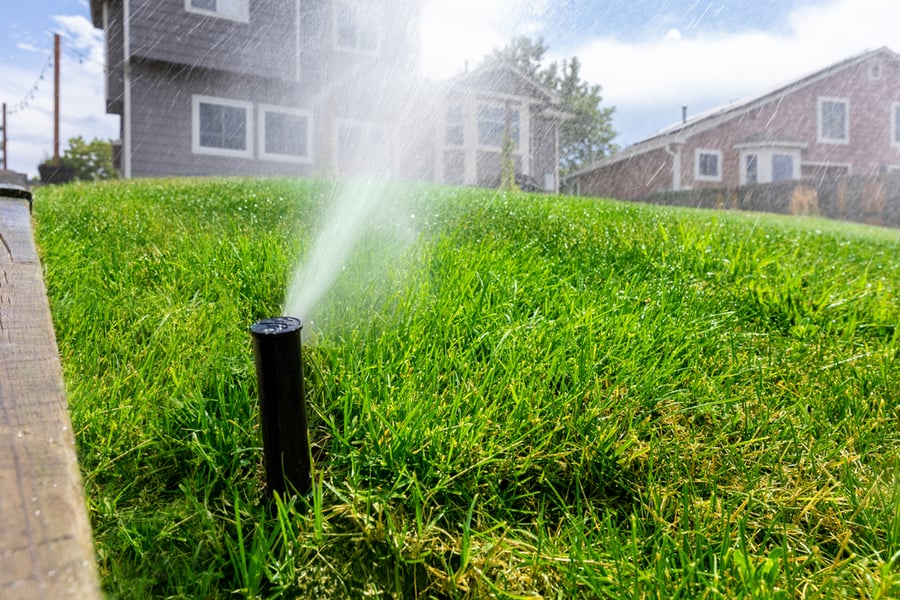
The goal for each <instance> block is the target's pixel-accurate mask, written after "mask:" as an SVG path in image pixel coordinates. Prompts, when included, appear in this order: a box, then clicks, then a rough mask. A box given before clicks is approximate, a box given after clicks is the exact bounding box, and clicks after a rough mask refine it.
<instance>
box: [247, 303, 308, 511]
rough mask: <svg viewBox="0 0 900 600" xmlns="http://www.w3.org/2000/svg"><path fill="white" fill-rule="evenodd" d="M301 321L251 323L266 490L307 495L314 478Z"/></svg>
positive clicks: (276, 320)
mask: <svg viewBox="0 0 900 600" xmlns="http://www.w3.org/2000/svg"><path fill="white" fill-rule="evenodd" d="M301 329H302V324H301V323H300V319H296V318H294V317H274V318H271V319H262V320H260V321H257V322H256V323H254V324H253V325H252V326H251V327H250V333H251V334H252V335H253V349H254V354H255V357H256V380H257V383H258V387H259V422H260V429H261V430H262V441H263V463H264V466H265V470H266V487H267V489H268V492H269V493H270V494H272V493H273V492H278V493H279V494H281V495H285V494H286V493H289V492H293V491H296V492H299V493H300V494H303V495H306V494H308V493H309V491H310V490H311V488H312V482H311V479H310V457H309V433H308V428H307V422H306V388H305V386H304V383H303V359H302V355H301V344H300V331H301Z"/></svg>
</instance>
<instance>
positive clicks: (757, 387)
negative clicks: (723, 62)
mask: <svg viewBox="0 0 900 600" xmlns="http://www.w3.org/2000/svg"><path fill="white" fill-rule="evenodd" d="M402 195H403V200H402V201H403V202H406V203H409V205H410V206H409V208H410V210H411V211H414V212H416V214H417V217H418V218H419V222H420V223H424V224H425V225H424V226H423V229H422V232H421V236H420V243H419V244H418V245H416V246H414V247H413V248H412V249H410V250H408V251H407V252H406V253H405V255H404V256H403V259H402V260H398V259H397V257H396V256H394V255H393V254H391V253H390V252H388V256H387V258H385V259H384V260H379V258H378V257H379V256H380V252H381V251H383V250H384V251H385V252H387V250H385V246H386V242H385V241H384V240H381V239H379V238H377V237H369V238H367V239H366V240H365V247H366V248H367V250H366V251H363V252H361V253H360V254H359V255H358V256H356V260H354V261H352V262H351V263H349V264H348V265H347V270H346V272H345V276H344V278H343V279H342V280H341V281H340V282H339V283H338V285H337V286H336V288H335V289H334V290H332V293H331V295H330V297H329V300H328V303H327V308H326V309H324V310H323V312H322V313H321V314H320V315H318V317H317V324H318V327H319V329H320V331H319V338H318V344H317V345H316V346H315V347H307V348H306V350H305V351H306V354H307V377H308V380H309V383H308V385H309V390H310V407H311V411H312V422H313V432H312V437H313V439H314V440H315V442H316V445H317V447H318V449H317V452H318V453H319V455H320V462H319V464H318V474H317V487H316V493H315V494H314V495H313V497H312V498H310V499H309V501H308V502H307V501H305V500H299V501H296V502H289V503H287V504H283V503H282V504H280V505H279V506H278V510H277V512H276V514H274V515H272V516H270V515H269V513H268V512H267V511H266V509H265V507H264V506H262V505H261V504H260V497H261V490H260V484H261V475H260V472H259V463H260V458H259V451H258V446H259V442H258V439H257V431H256V421H255V419H256V413H255V406H254V404H255V397H256V396H255V381H254V376H253V367H252V353H251V348H250V340H249V336H248V335H247V327H248V326H249V324H250V323H252V322H253V321H254V320H255V319H257V318H259V317H263V316H271V315H273V314H277V313H278V312H279V310H280V309H279V307H280V304H281V301H282V295H283V293H284V292H283V290H284V289H285V285H286V279H287V277H288V275H287V273H288V271H289V269H290V268H291V267H292V264H293V262H294V257H295V256H297V254H298V253H301V252H302V251H303V249H304V248H306V247H307V245H308V244H309V242H310V235H311V230H312V229H313V228H314V225H313V223H314V219H315V215H317V214H318V212H319V210H320V208H321V206H322V205H323V204H324V203H326V202H327V201H328V190H327V188H326V187H324V186H318V185H316V184H311V183H298V182H286V181H274V182H270V181H263V182H260V181H222V180H215V181H163V182H156V181H148V182H130V183H116V184H111V185H104V186H96V187H94V186H71V187H65V188H57V189H44V190H41V191H40V193H39V195H38V198H37V200H36V205H35V212H36V218H37V235H38V240H39V244H40V246H41V248H42V251H43V257H44V262H45V268H46V273H47V283H48V288H49V294H50V297H51V303H52V309H53V315H54V320H55V324H56V328H57V335H58V338H59V344H60V350H61V353H62V358H63V365H64V371H65V377H66V381H67V385H68V391H69V397H70V402H71V404H72V413H73V420H74V423H75V428H76V432H77V438H78V442H79V445H80V452H81V460H82V466H83V473H84V478H85V483H86V487H87V493H88V502H89V506H90V511H91V515H92V518H93V522H94V526H95V536H96V543H97V550H98V554H99V561H100V568H101V572H102V574H103V576H104V579H105V585H106V587H107V589H108V590H109V591H110V592H112V593H114V594H116V595H121V596H122V597H129V596H133V597H143V596H148V595H155V596H176V597H177V596H180V597H188V598H193V597H204V596H210V597H227V596H229V592H230V591H240V593H243V594H245V595H247V596H252V595H254V594H259V595H262V596H265V597H278V596H280V595H292V594H300V595H303V596H314V597H324V596H327V595H329V594H330V595H333V596H334V597H357V596H362V595H364V594H376V593H380V594H387V595H390V594H394V595H396V596H397V597H411V596H414V595H421V596H426V595H431V596H435V597H485V596H491V595H497V596H501V597H503V596H505V595H516V594H518V595H521V596H525V597H530V595H531V594H543V595H545V596H548V597H555V596H561V597H573V596H584V597H594V596H599V597H659V596H667V597H671V598H682V597H683V598H695V597H704V596H705V597H728V598H731V597H738V596H741V595H753V596H754V597H792V596H800V595H806V596H809V597H815V596H816V595H817V594H818V595H821V596H825V597H834V596H868V597H890V596H891V595H892V594H897V593H900V584H898V579H900V574H898V562H900V558H898V552H900V509H898V506H900V486H898V480H897V476H896V475H895V473H896V472H897V471H898V467H900V406H898V399H897V390H898V389H900V364H898V357H897V350H898V346H900V333H898V330H897V324H898V322H900V243H898V235H897V232H896V231H886V230H877V229H870V228H865V227H861V226H856V225H850V224H846V223H831V222H825V221H817V220H792V219H786V218H781V217H769V216H758V215H750V214H731V213H716V212H694V211H687V210H672V209H666V208H656V207H645V206H638V205H632V204H619V203H611V202H601V201H588V200H576V199H560V198H545V197H528V196H518V195H513V196H509V197H505V196H496V195H494V194H493V193H491V192H484V191H473V190H457V191H452V190H434V189H413V190H407V191H404V192H402ZM368 250H373V251H372V252H369V251H368Z"/></svg>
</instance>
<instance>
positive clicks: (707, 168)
mask: <svg viewBox="0 0 900 600" xmlns="http://www.w3.org/2000/svg"><path fill="white" fill-rule="evenodd" d="M700 175H701V176H702V177H718V176H719V155H718V154H701V155H700Z"/></svg>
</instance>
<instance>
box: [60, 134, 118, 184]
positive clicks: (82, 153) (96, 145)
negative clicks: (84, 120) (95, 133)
mask: <svg viewBox="0 0 900 600" xmlns="http://www.w3.org/2000/svg"><path fill="white" fill-rule="evenodd" d="M60 162H61V163H62V164H63V165H66V166H68V167H71V168H72V170H73V172H74V176H75V179H76V180H80V181H95V180H97V179H113V178H115V177H116V176H117V175H116V168H115V167H114V166H113V158H112V143H111V142H110V141H109V140H101V139H97V138H95V139H93V140H91V141H90V142H85V141H84V139H83V138H82V137H81V136H80V135H79V136H78V137H74V138H71V139H70V140H69V147H68V148H66V149H65V151H63V155H62V158H61V160H60Z"/></svg>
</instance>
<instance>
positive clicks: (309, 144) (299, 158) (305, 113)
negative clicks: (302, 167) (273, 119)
mask: <svg viewBox="0 0 900 600" xmlns="http://www.w3.org/2000/svg"><path fill="white" fill-rule="evenodd" d="M270 112H271V113H282V114H287V115H294V116H299V117H306V154H304V155H294V154H278V153H275V152H266V113H270ZM256 122H257V142H258V144H259V159H260V160H271V161H277V162H289V163H298V164H312V162H313V114H312V111H309V110H303V109H301V108H290V107H287V106H277V105H274V104H259V105H257V107H256Z"/></svg>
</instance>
